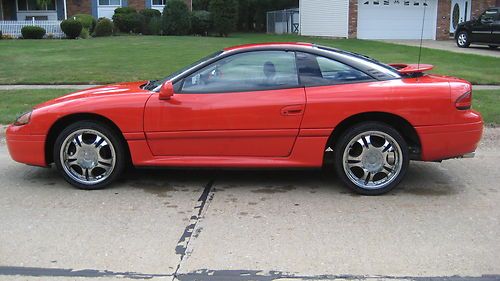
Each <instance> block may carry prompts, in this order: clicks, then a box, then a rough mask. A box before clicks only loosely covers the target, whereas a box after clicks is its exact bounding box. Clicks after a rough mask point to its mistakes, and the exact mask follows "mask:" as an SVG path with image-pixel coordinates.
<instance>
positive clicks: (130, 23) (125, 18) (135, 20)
mask: <svg viewBox="0 0 500 281" xmlns="http://www.w3.org/2000/svg"><path fill="white" fill-rule="evenodd" d="M113 19H115V20H114V23H115V26H116V27H117V28H118V30H119V31H121V32H126V33H130V32H134V33H141V32H142V30H143V27H144V17H143V16H142V15H141V14H138V13H131V14H115V15H113Z"/></svg>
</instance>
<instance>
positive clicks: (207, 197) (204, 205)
mask: <svg viewBox="0 0 500 281" xmlns="http://www.w3.org/2000/svg"><path fill="white" fill-rule="evenodd" d="M214 182H215V179H212V180H210V181H209V182H208V183H207V185H205V188H204V189H203V192H202V193H201V195H200V198H198V201H197V202H198V204H197V205H196V206H195V207H194V210H195V213H194V214H193V215H192V216H191V221H190V223H189V224H188V225H187V226H186V228H185V229H184V232H183V233H182V235H181V237H180V238H179V242H177V246H176V247H175V253H176V254H177V255H179V256H180V258H179V263H178V264H177V268H176V269H175V272H174V274H173V277H174V278H173V279H174V280H175V278H176V275H177V273H178V271H179V269H180V267H181V264H182V262H183V261H184V259H185V257H186V256H188V254H189V253H188V252H187V250H188V246H189V242H190V241H191V238H196V237H198V235H199V234H200V231H201V229H199V231H197V232H196V233H195V229H196V226H197V224H198V222H199V221H200V219H201V218H202V217H203V216H204V215H205V213H206V211H207V210H208V206H209V205H210V202H211V201H212V199H213V198H214V192H215V189H214V188H213V185H214ZM196 210H197V212H196Z"/></svg>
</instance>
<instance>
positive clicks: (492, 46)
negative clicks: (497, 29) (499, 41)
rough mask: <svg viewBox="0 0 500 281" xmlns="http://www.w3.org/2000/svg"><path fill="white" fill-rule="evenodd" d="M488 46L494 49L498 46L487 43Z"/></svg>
mask: <svg viewBox="0 0 500 281" xmlns="http://www.w3.org/2000/svg"><path fill="white" fill-rule="evenodd" d="M488 47H490V49H496V48H498V46H495V45H488Z"/></svg>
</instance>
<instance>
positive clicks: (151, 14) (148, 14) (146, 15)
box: [139, 9, 161, 35]
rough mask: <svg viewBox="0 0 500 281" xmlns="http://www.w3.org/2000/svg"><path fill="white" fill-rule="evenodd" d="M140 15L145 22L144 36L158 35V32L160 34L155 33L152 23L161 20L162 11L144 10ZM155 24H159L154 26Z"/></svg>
mask: <svg viewBox="0 0 500 281" xmlns="http://www.w3.org/2000/svg"><path fill="white" fill-rule="evenodd" d="M139 13H140V14H141V15H142V18H143V20H144V23H143V29H142V34H146V35H158V34H159V31H158V33H154V32H153V31H152V30H151V28H150V23H151V20H152V19H160V18H161V13H160V11H158V10H155V9H144V10H142V11H140V12H139ZM156 22H158V21H156ZM160 22H161V21H160ZM155 24H157V23H154V24H153V25H155ZM153 28H156V27H155V26H153ZM160 29H161V26H160Z"/></svg>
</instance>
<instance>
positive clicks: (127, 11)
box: [115, 7, 137, 15]
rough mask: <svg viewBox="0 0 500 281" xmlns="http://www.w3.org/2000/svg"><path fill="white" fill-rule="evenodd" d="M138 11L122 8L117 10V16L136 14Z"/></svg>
mask: <svg viewBox="0 0 500 281" xmlns="http://www.w3.org/2000/svg"><path fill="white" fill-rule="evenodd" d="M135 13H137V11H136V10H135V9H134V8H132V7H120V8H116V9H115V15H116V14H135Z"/></svg>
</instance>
